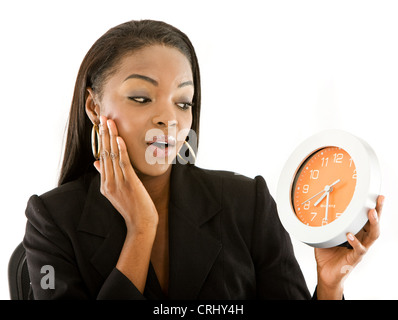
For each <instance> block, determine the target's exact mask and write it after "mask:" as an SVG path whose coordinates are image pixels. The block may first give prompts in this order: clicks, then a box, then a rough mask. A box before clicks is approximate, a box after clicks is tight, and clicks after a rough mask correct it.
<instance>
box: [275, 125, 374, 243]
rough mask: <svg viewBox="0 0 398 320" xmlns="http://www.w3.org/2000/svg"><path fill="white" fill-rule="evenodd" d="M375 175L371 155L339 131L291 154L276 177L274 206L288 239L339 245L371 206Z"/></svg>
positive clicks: (325, 133)
mask: <svg viewBox="0 0 398 320" xmlns="http://www.w3.org/2000/svg"><path fill="white" fill-rule="evenodd" d="M380 185H381V173H380V168H379V163H378V160H377V157H376V154H375V152H374V151H373V150H372V148H371V147H370V146H369V145H368V144H367V143H366V142H365V141H363V140H362V139H360V138H358V137H356V136H354V135H352V134H350V133H348V132H345V131H341V130H327V131H323V132H321V133H318V134H316V135H314V136H312V137H310V138H308V139H307V140H305V141H304V142H303V143H301V144H300V145H299V146H298V147H297V148H296V150H295V151H294V152H293V153H292V154H291V156H290V157H289V159H288V160H287V162H286V164H285V166H284V168H283V170H282V173H281V175H280V178H279V182H278V188H277V197H276V202H277V206H278V214H279V218H280V220H281V222H282V225H283V226H284V228H285V229H286V231H287V232H289V234H291V235H292V236H293V237H295V238H296V239H298V240H300V241H302V242H304V243H306V244H308V245H310V246H313V247H318V248H328V247H334V246H337V245H341V244H342V243H345V242H346V240H347V238H346V234H347V233H348V232H351V233H352V234H356V233H358V232H359V231H360V230H361V228H363V226H364V225H365V224H366V222H367V220H368V211H369V209H371V208H374V207H375V206H376V199H377V197H378V195H379V192H380Z"/></svg>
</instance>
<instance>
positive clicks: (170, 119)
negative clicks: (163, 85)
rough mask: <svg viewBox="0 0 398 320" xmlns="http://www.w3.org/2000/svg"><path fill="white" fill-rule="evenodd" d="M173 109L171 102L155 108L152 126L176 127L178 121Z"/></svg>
mask: <svg viewBox="0 0 398 320" xmlns="http://www.w3.org/2000/svg"><path fill="white" fill-rule="evenodd" d="M175 108H176V106H175V105H174V104H172V103H171V102H169V103H162V104H160V105H159V107H158V108H157V113H156V115H155V116H154V117H153V119H152V122H153V124H155V125H157V126H160V127H171V126H176V125H177V124H178V121H177V117H176V112H175Z"/></svg>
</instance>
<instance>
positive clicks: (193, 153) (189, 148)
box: [177, 141, 196, 163]
mask: <svg viewBox="0 0 398 320" xmlns="http://www.w3.org/2000/svg"><path fill="white" fill-rule="evenodd" d="M184 144H185V145H186V146H187V148H188V150H189V151H190V153H191V155H192V157H193V160H194V161H193V163H195V162H196V154H195V151H194V150H193V148H192V147H191V145H190V144H189V143H188V142H187V141H184ZM180 151H181V149H180ZM180 151H178V153H177V156H178V157H179V158H180V159H181V160H182V161H185V163H188V162H189V161H187V160H186V159H184V158H183V157H182V156H181V155H180Z"/></svg>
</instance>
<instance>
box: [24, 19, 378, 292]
mask: <svg viewBox="0 0 398 320" xmlns="http://www.w3.org/2000/svg"><path fill="white" fill-rule="evenodd" d="M200 97H201V92H200V75H199V66H198V62H197V58H196V55H195V51H194V48H193V46H192V44H191V42H190V41H189V39H188V38H187V36H186V35H185V34H183V33H182V32H181V31H179V30H178V29H176V28H174V27H172V26H170V25H168V24H166V23H163V22H158V21H152V20H143V21H130V22H127V23H124V24H121V25H119V26H116V27H115V28H112V29H110V30H109V31H108V32H107V33H105V34H104V35H103V36H102V37H101V38H100V39H98V40H97V42H96V43H95V44H94V45H93V46H92V48H91V49H90V50H89V52H88V53H87V55H86V57H85V58H84V60H83V62H82V65H81V67H80V70H79V74H78V77H77V81H76V86H75V91H74V96H73V101H72V107H71V111H70V117H69V127H68V135H67V142H66V147H65V153H64V161H63V165H62V169H61V175H60V180H59V186H58V187H57V188H55V189H54V190H51V191H49V192H47V193H45V194H43V195H41V196H37V195H34V196H32V197H31V198H30V200H29V202H28V206H27V210H26V215H27V218H28V222H27V228H26V234H25V238H24V246H25V248H26V255H27V261H28V268H29V275H30V279H31V286H32V293H33V297H32V298H35V299H62V298H64V299H254V298H259V299H309V298H311V295H310V293H309V291H308V289H307V286H306V284H305V281H304V278H303V275H302V273H301V271H300V267H299V265H298V263H297V261H296V259H295V257H294V253H293V249H292V245H291V242H290V238H289V236H288V234H287V233H286V231H285V230H284V229H283V227H282V226H281V224H280V222H279V220H278V215H277V211H276V205H275V202H274V200H273V199H272V197H271V195H270V193H269V191H268V189H267V186H266V183H265V181H264V179H263V178H262V177H261V176H257V177H256V178H255V179H250V178H247V177H244V176H239V175H235V174H233V173H231V172H226V171H213V170H205V169H201V168H198V167H196V166H194V165H193V164H192V163H189V164H187V162H188V161H187V160H189V161H190V162H194V159H195V152H196V149H197V140H196V139H197V137H198V135H199V116H200V100H201V99H200ZM382 201H383V197H379V199H378V202H377V206H376V210H370V212H369V222H368V224H367V225H366V226H365V228H364V230H362V231H361V232H360V233H359V234H358V235H357V236H356V237H355V236H354V235H351V234H348V235H347V239H348V242H349V243H350V244H351V246H352V247H353V250H349V249H346V248H330V249H316V250H315V255H316V261H317V272H318V286H317V289H316V291H315V293H314V296H313V298H318V299H341V298H342V294H343V281H344V276H345V274H344V273H342V272H341V270H342V268H343V266H346V265H350V266H352V267H353V266H355V265H356V264H357V263H358V262H359V261H360V260H361V258H362V256H363V255H364V253H365V252H366V250H367V248H369V247H370V246H371V244H372V243H373V242H374V241H375V240H376V239H377V237H378V234H379V223H378V215H380V213H381V209H382ZM45 265H50V266H51V267H53V270H54V276H55V279H54V280H55V282H54V286H53V288H48V286H45V285H43V283H42V279H43V273H41V269H42V267H43V266H45Z"/></svg>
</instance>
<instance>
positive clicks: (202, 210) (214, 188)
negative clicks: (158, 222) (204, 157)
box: [168, 162, 222, 299]
mask: <svg viewBox="0 0 398 320" xmlns="http://www.w3.org/2000/svg"><path fill="white" fill-rule="evenodd" d="M220 190H221V179H220V178H219V177H215V176H213V177H211V178H210V177H209V176H206V174H203V172H202V170H200V169H198V168H196V167H190V166H188V165H181V164H179V163H178V162H177V163H176V164H175V165H174V167H173V170H172V173H171V182H170V205H169V261H170V274H169V290H168V293H169V298H170V299H196V298H197V297H198V295H199V293H200V289H201V288H202V286H203V284H204V282H205V279H206V277H207V275H208V273H209V272H210V270H211V268H212V266H213V264H214V262H215V260H216V258H217V256H218V255H219V253H220V250H221V247H222V245H221V240H220V230H219V229H218V228H219V225H220V224H219V223H210V221H211V220H212V219H216V218H217V217H216V214H217V213H218V212H219V211H220V210H221V191H220ZM218 218H219V217H218ZM207 222H209V223H207Z"/></svg>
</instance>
